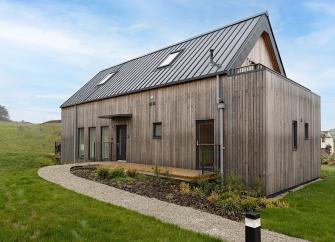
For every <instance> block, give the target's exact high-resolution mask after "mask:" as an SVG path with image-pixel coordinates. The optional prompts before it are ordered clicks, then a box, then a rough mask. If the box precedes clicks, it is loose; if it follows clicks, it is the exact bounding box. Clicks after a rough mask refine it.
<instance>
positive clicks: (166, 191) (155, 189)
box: [71, 166, 242, 221]
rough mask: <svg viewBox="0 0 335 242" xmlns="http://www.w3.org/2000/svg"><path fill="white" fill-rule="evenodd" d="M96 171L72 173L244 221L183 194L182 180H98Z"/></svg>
mask: <svg viewBox="0 0 335 242" xmlns="http://www.w3.org/2000/svg"><path fill="white" fill-rule="evenodd" d="M95 171H96V167H95V166H76V167H72V168H71V173H72V174H74V175H76V176H79V177H82V178H86V179H89V180H93V181H97V182H100V183H103V184H106V185H109V186H112V187H116V188H118V189H122V190H125V191H128V192H131V193H136V194H138V195H142V196H147V197H150V198H156V199H159V200H162V201H166V202H170V203H174V204H178V205H181V206H187V207H192V208H195V209H199V210H202V211H205V212H208V213H212V214H216V215H219V216H222V217H227V218H229V219H232V220H236V221H240V220H241V219H242V214H239V213H228V212H227V211H226V209H225V208H224V207H223V206H222V205H219V204H216V203H213V202H210V201H208V200H207V198H206V197H201V196H198V195H194V194H187V195H183V194H181V193H180V188H179V185H180V183H181V182H182V181H180V180H175V179H169V178H163V177H161V178H159V179H158V178H157V177H155V176H149V175H138V176H137V177H136V178H129V177H126V178H124V179H123V178H121V179H98V178H96V177H95V176H94V172H95ZM190 185H191V186H195V185H196V184H193V183H190Z"/></svg>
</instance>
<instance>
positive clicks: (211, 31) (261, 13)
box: [99, 11, 269, 73]
mask: <svg viewBox="0 0 335 242" xmlns="http://www.w3.org/2000/svg"><path fill="white" fill-rule="evenodd" d="M261 15H266V16H267V17H269V14H268V11H262V12H259V13H257V14H254V15H251V16H249V17H246V18H243V19H240V20H237V21H234V22H232V23H229V24H226V25H224V26H221V27H218V28H215V29H213V30H210V31H207V32H205V33H202V34H198V35H196V36H193V37H191V38H188V39H185V40H182V41H179V42H176V43H174V44H170V45H168V46H166V47H163V48H160V49H158V50H154V51H151V52H149V53H146V54H143V55H140V56H138V57H134V58H132V59H129V60H127V61H124V62H121V63H119V64H116V65H113V66H110V67H107V68H105V69H102V70H100V71H99V73H100V72H103V71H106V70H108V69H111V68H115V67H117V66H122V65H124V64H126V63H128V62H131V61H134V60H137V59H139V58H142V57H145V56H148V55H151V54H153V53H156V52H158V51H162V50H165V49H167V48H171V47H173V46H175V45H179V44H181V43H184V42H187V41H190V40H193V39H196V38H199V37H202V36H204V35H207V34H211V33H213V32H216V31H219V30H222V29H224V28H228V27H230V26H233V25H235V24H239V23H242V22H245V21H248V20H250V19H253V18H257V17H259V16H261Z"/></svg>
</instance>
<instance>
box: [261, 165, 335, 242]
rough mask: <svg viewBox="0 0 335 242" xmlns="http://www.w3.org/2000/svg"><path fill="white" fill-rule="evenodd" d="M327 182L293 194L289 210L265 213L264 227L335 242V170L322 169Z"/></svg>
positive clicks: (311, 238) (329, 168)
mask: <svg viewBox="0 0 335 242" xmlns="http://www.w3.org/2000/svg"><path fill="white" fill-rule="evenodd" d="M322 176H323V177H324V178H325V179H324V180H323V181H320V182H317V183H314V184H312V185H310V186H308V187H306V188H304V189H302V190H300V191H297V192H294V193H291V194H289V195H288V196H287V197H286V198H285V199H284V200H285V201H287V202H288V203H289V204H290V208H287V209H275V208H274V209H268V210H266V211H264V212H262V227H265V228H268V229H271V230H275V231H278V232H282V233H285V234H288V235H291V236H296V237H300V238H305V239H308V240H311V241H335V209H334V207H335V167H329V166H328V167H327V166H324V167H322Z"/></svg>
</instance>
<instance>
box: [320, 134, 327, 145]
mask: <svg viewBox="0 0 335 242" xmlns="http://www.w3.org/2000/svg"><path fill="white" fill-rule="evenodd" d="M325 141H326V137H325V136H323V135H322V137H321V142H322V143H324V142H325Z"/></svg>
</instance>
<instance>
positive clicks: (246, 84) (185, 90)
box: [62, 70, 320, 194]
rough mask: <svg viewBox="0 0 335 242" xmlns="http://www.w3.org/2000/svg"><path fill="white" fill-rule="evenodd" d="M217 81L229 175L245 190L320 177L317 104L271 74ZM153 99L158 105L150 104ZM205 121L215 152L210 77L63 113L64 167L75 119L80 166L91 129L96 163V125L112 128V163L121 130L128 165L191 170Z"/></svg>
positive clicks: (275, 187) (278, 187)
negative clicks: (158, 128) (80, 132)
mask: <svg viewBox="0 0 335 242" xmlns="http://www.w3.org/2000/svg"><path fill="white" fill-rule="evenodd" d="M221 83H222V94H223V96H224V100H225V104H226V108H225V110H224V133H225V136H224V145H225V148H226V149H225V152H224V168H225V174H226V175H227V174H229V173H235V174H237V175H240V176H242V177H243V178H244V179H245V180H246V182H247V183H248V184H250V183H252V182H253V181H255V179H260V181H261V182H262V184H263V188H264V191H265V193H266V194H272V193H275V192H279V191H282V190H284V189H287V188H289V187H292V186H295V185H298V184H300V183H303V182H306V181H309V180H312V179H314V178H317V177H319V175H320V163H319V158H320V98H319V97H318V96H317V95H315V94H313V93H311V92H309V91H307V90H306V89H304V88H303V87H301V86H298V85H296V84H294V83H293V82H292V81H289V80H288V79H286V78H284V77H282V76H280V75H278V74H276V73H274V72H272V71H270V70H254V71H250V72H246V73H239V74H236V75H234V76H224V77H221ZM151 97H152V98H153V100H154V101H155V105H149V103H150V101H151ZM76 110H77V119H76V118H75V116H76V115H75V112H76ZM126 113H131V114H132V118H131V119H130V120H123V121H114V120H110V119H101V118H98V116H102V115H110V114H126ZM208 119H213V120H214V128H215V144H216V147H218V146H217V145H218V140H219V137H218V134H219V129H218V109H217V105H216V97H215V78H208V79H203V80H198V81H193V82H188V83H183V84H178V85H174V86H168V87H163V88H159V89H153V90H149V91H144V92H139V93H134V94H129V95H125V96H120V97H114V98H110V99H106V100H100V101H97V102H92V103H86V104H80V105H77V107H70V108H64V109H62V161H63V162H72V161H73V159H74V147H73V143H74V137H75V136H76V135H75V134H74V130H76V129H74V128H73V127H74V126H75V122H76V121H77V128H84V133H85V134H84V136H85V156H84V161H88V148H87V147H88V128H89V127H96V131H97V139H96V140H97V145H96V146H97V160H100V159H101V150H100V140H101V134H100V131H101V127H102V126H109V127H110V134H111V135H110V137H111V144H112V160H116V155H115V153H116V127H115V125H118V124H126V125H127V132H128V134H127V158H126V160H127V161H128V162H135V163H144V164H149V165H152V164H154V163H158V164H159V165H161V166H173V167H181V168H187V169H196V120H208ZM301 119H302V120H303V122H301ZM292 120H297V121H298V141H299V142H298V150H297V151H292V127H291V125H292ZM154 122H162V139H153V138H152V135H153V134H152V132H153V123H154ZM305 122H308V123H309V126H310V130H309V134H310V139H308V140H304V136H303V135H304V133H303V132H304V129H303V124H304V123H305ZM76 152H77V151H76ZM216 158H217V160H218V157H216ZM216 168H218V164H216Z"/></svg>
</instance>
